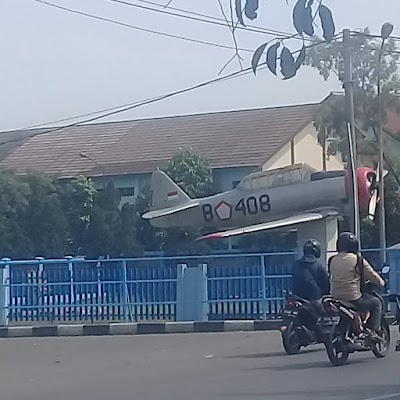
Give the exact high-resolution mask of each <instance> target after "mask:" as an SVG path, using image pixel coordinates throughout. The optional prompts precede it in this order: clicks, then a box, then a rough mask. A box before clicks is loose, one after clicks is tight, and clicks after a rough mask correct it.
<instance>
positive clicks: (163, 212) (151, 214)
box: [142, 202, 200, 219]
mask: <svg viewBox="0 0 400 400" xmlns="http://www.w3.org/2000/svg"><path fill="white" fill-rule="evenodd" d="M199 205H200V203H199V202H193V203H186V204H182V205H180V206H175V207H169V208H162V209H160V210H154V211H148V212H147V213H145V214H143V215H142V218H144V219H155V218H160V217H165V216H167V215H171V214H175V213H178V212H180V211H184V210H189V209H190V208H194V207H198V206H199Z"/></svg>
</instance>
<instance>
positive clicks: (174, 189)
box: [151, 170, 191, 210]
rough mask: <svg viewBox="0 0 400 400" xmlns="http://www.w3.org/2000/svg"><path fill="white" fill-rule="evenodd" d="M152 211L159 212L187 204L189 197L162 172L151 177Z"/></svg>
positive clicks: (156, 172) (158, 171)
mask: <svg viewBox="0 0 400 400" xmlns="http://www.w3.org/2000/svg"><path fill="white" fill-rule="evenodd" d="M151 190H152V192H153V194H152V209H153V210H160V209H163V208H171V207H176V206H181V205H182V204H185V203H189V202H190V201H191V199H190V197H189V196H188V195H187V194H186V193H185V192H184V191H183V190H182V189H181V188H180V187H179V186H178V185H177V184H176V183H175V182H174V181H173V180H172V179H171V178H170V177H169V176H168V175H167V174H166V173H165V172H163V171H160V170H157V171H155V172H153V174H152V176H151Z"/></svg>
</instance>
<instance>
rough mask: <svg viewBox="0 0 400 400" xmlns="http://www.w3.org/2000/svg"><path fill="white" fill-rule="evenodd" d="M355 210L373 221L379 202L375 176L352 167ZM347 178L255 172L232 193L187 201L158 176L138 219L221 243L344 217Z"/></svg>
mask: <svg viewBox="0 0 400 400" xmlns="http://www.w3.org/2000/svg"><path fill="white" fill-rule="evenodd" d="M356 176H357V184H358V200H359V207H360V211H366V212H368V218H369V219H371V220H373V219H374V216H375V211H376V206H377V203H378V202H379V194H378V189H379V177H378V174H377V172H375V171H374V170H373V169H371V168H368V167H360V168H357V171H356ZM349 184H350V181H349V177H348V173H347V171H345V170H334V171H316V170H315V169H313V168H311V167H310V166H309V165H307V164H295V165H291V166H287V167H283V168H277V169H273V170H268V171H261V172H255V173H253V174H250V175H248V176H246V177H245V178H243V179H242V181H241V182H240V183H239V184H238V185H237V186H236V188H235V189H233V190H231V191H227V192H224V193H219V194H216V195H213V196H209V197H204V198H197V199H191V198H190V197H189V196H188V195H187V194H186V193H185V192H184V191H183V190H182V189H181V188H180V187H179V186H178V185H177V184H176V183H175V182H173V181H172V179H171V178H170V177H169V176H168V175H167V174H166V173H165V172H163V171H161V170H157V171H155V172H153V174H152V178H151V190H152V205H151V208H150V211H148V212H146V213H144V214H143V215H142V218H144V219H146V220H149V221H150V223H151V224H152V225H153V226H154V227H156V228H174V227H180V228H192V229H196V228H197V229H199V230H202V229H204V230H205V231H206V232H211V233H207V234H205V235H203V236H201V237H199V238H198V239H203V240H204V239H221V238H229V237H232V236H237V235H243V234H247V233H254V232H261V231H266V230H269V229H276V228H282V227H293V226H296V225H299V224H303V223H307V222H311V221H318V220H323V219H325V218H332V217H339V216H342V215H346V214H347V213H348V212H349Z"/></svg>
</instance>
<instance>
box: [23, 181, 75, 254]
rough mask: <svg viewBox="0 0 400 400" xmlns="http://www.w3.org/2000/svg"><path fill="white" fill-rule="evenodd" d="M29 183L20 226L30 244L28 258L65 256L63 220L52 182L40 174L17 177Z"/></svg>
mask: <svg viewBox="0 0 400 400" xmlns="http://www.w3.org/2000/svg"><path fill="white" fill-rule="evenodd" d="M21 180H22V182H24V183H26V184H28V185H29V188H30V190H29V192H28V193H27V195H26V199H27V201H28V207H27V208H26V214H25V215H24V218H23V220H22V221H20V225H21V228H22V230H23V231H25V232H26V235H27V236H29V239H30V240H29V241H30V243H31V254H30V257H36V256H42V257H45V258H56V257H60V256H63V255H65V250H66V244H67V220H66V217H65V214H64V212H63V210H62V207H61V200H60V196H59V193H58V191H57V185H56V182H55V181H54V180H53V179H52V178H50V177H48V176H46V175H43V174H28V175H26V176H24V177H22V178H21Z"/></svg>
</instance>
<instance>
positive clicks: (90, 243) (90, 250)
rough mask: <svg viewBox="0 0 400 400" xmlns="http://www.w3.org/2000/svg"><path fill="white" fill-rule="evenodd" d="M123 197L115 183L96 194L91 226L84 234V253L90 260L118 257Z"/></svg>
mask: <svg viewBox="0 0 400 400" xmlns="http://www.w3.org/2000/svg"><path fill="white" fill-rule="evenodd" d="M120 201H121V197H120V195H119V193H118V191H117V190H116V189H115V187H114V184H113V183H111V182H110V183H108V184H107V185H106V187H105V188H104V190H102V191H99V192H96V194H95V196H94V202H93V207H92V208H91V210H90V214H89V224H88V225H87V228H86V230H85V231H84V234H83V243H82V252H83V254H84V255H86V256H87V257H89V258H98V257H100V256H103V257H111V258H113V257H118V256H119V249H120V243H119V242H120V238H119V233H120V232H121V226H122V223H121V214H120V210H119V203H120Z"/></svg>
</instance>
